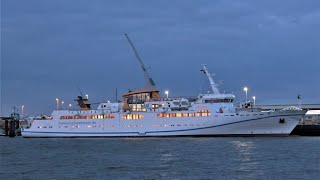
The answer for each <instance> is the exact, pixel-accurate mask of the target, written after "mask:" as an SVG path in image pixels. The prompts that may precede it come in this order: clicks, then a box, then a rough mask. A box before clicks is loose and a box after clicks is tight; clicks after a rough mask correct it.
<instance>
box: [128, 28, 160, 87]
mask: <svg viewBox="0 0 320 180" xmlns="http://www.w3.org/2000/svg"><path fill="white" fill-rule="evenodd" d="M124 35H125V36H126V38H127V40H128V42H129V44H130V46H131V47H132V49H133V52H134V54H135V56H136V58H137V59H138V61H139V63H140V66H141V68H142V71H143V73H144V79H145V81H146V82H145V88H147V89H155V88H156V84H155V83H154V81H153V79H152V78H151V77H150V74H149V72H148V70H147V68H146V66H145V65H144V63H143V61H142V59H141V58H140V56H139V54H138V51H137V50H136V48H135V47H134V45H133V43H132V42H131V40H130V38H129V36H128V35H127V34H124Z"/></svg>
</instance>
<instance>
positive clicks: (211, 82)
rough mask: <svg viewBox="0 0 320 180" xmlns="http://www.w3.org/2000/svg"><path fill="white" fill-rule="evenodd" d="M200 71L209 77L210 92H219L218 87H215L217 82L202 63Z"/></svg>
mask: <svg viewBox="0 0 320 180" xmlns="http://www.w3.org/2000/svg"><path fill="white" fill-rule="evenodd" d="M201 71H202V72H203V73H205V74H206V75H207V77H208V79H209V82H210V86H211V89H212V92H213V93H214V94H220V92H219V89H218V88H217V84H216V83H215V82H214V80H213V76H214V74H210V73H209V72H208V69H207V67H206V65H205V64H203V70H201Z"/></svg>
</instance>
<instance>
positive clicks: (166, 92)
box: [164, 91, 169, 99]
mask: <svg viewBox="0 0 320 180" xmlns="http://www.w3.org/2000/svg"><path fill="white" fill-rule="evenodd" d="M164 93H165V94H166V95H167V99H168V97H169V91H165V92H164Z"/></svg>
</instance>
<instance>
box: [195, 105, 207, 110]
mask: <svg viewBox="0 0 320 180" xmlns="http://www.w3.org/2000/svg"><path fill="white" fill-rule="evenodd" d="M196 108H198V109H205V108H208V107H207V106H196Z"/></svg>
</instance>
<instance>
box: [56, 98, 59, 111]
mask: <svg viewBox="0 0 320 180" xmlns="http://www.w3.org/2000/svg"><path fill="white" fill-rule="evenodd" d="M56 101H57V110H59V99H58V98H56Z"/></svg>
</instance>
